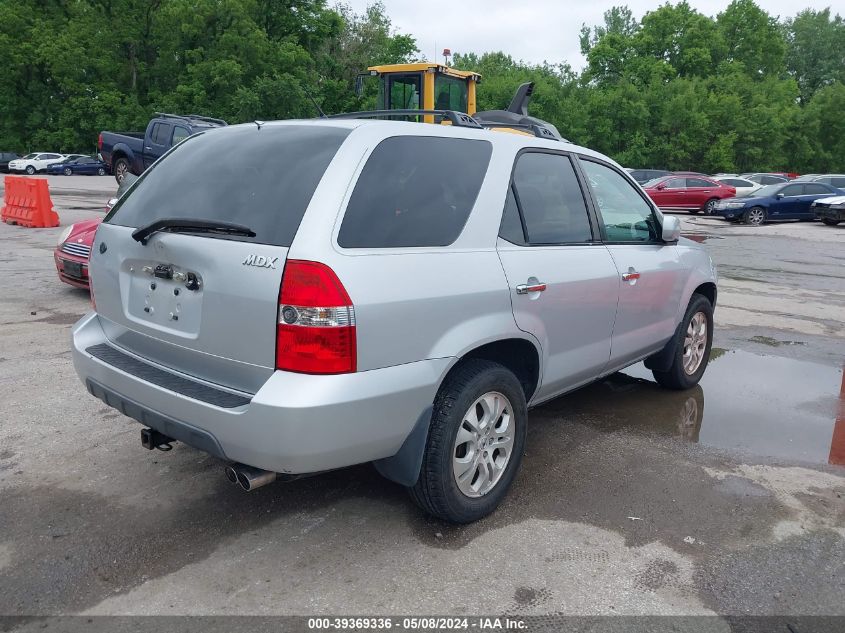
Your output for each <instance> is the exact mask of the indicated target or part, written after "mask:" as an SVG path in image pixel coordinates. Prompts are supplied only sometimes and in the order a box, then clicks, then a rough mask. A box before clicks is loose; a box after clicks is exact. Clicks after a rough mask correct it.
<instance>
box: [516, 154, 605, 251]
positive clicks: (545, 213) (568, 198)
mask: <svg viewBox="0 0 845 633" xmlns="http://www.w3.org/2000/svg"><path fill="white" fill-rule="evenodd" d="M513 184H514V188H515V189H516V196H517V202H518V204H519V208H520V210H521V211H522V217H523V219H524V220H525V230H526V232H527V233H528V241H529V242H530V243H532V244H565V243H572V242H590V241H592V239H593V234H592V231H591V229H590V219H589V216H588V215H587V205H586V203H585V202H584V195H583V193H582V192H581V187H580V185H579V184H578V178H577V177H576V176H575V169H574V168H573V167H572V161H570V160H569V158H568V157H566V156H561V155H559V154H542V153H535V152H531V153H527V154H522V155H521V156H520V157H519V158H518V159H517V162H516V169H515V170H514V175H513Z"/></svg>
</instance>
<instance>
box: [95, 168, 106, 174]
mask: <svg viewBox="0 0 845 633" xmlns="http://www.w3.org/2000/svg"><path fill="white" fill-rule="evenodd" d="M97 175H98V176H105V175H106V170H105V168H104V167H99V168H98V169H97Z"/></svg>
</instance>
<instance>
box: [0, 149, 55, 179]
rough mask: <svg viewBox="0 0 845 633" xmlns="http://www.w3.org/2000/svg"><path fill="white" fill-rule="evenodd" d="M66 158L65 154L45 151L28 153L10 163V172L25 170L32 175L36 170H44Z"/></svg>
mask: <svg viewBox="0 0 845 633" xmlns="http://www.w3.org/2000/svg"><path fill="white" fill-rule="evenodd" d="M65 158H66V156H65V155H64V154H49V153H44V152H36V153H34V154H27V155H26V156H24V157H23V158H18V159H17V160H13V161H11V162H10V163H9V172H13V171H25V172H26V173H28V174H29V175H30V176H31V175H32V174H34V173H36V172H39V171H44V170H45V169H47V166H48V165H52V164H53V163H58V162H59V161H62V160H64V159H65Z"/></svg>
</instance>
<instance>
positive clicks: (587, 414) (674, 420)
mask: <svg viewBox="0 0 845 633" xmlns="http://www.w3.org/2000/svg"><path fill="white" fill-rule="evenodd" d="M713 352H714V353H713V356H712V358H711V361H710V365H709V366H708V368H707V371H706V372H705V374H704V378H703V379H702V381H701V384H700V385H697V386H696V387H695V388H693V389H690V390H688V391H668V390H665V389H662V388H661V387H659V386H658V385H657V384H656V383H655V382H654V381H653V379H652V376H651V372H649V371H648V370H647V369H646V368H645V367H644V366H643V365H642V364H638V365H634V366H633V367H630V368H628V369H626V370H624V372H620V373H616V374H613V375H612V376H608V377H607V378H605V379H603V380H601V381H599V382H597V383H594V384H592V385H590V386H588V387H585V388H583V389H580V390H578V391H577V392H574V393H572V394H570V395H567V396H563V397H561V398H558V399H556V400H554V401H552V402H550V403H547V404H545V405H542V406H540V407H538V408H537V409H535V410H534V411H533V412H532V415H533V416H540V417H544V418H545V417H548V418H552V417H553V418H557V419H564V420H572V421H576V422H581V423H583V424H587V425H590V426H593V427H596V428H599V429H601V430H603V431H618V430H624V431H630V432H635V433H657V434H660V435H667V436H671V437H674V438H677V439H680V440H684V441H689V442H699V443H701V444H706V445H708V446H713V447H716V448H725V449H737V450H741V451H745V452H749V453H753V454H756V455H761V456H766V457H775V458H787V459H796V460H800V461H809V462H816V463H830V464H838V465H841V466H845V376H843V371H842V370H841V369H836V368H834V367H829V366H827V365H820V364H817V363H809V362H805V361H797V360H794V359H790V358H781V357H778V356H761V355H757V354H751V353H748V352H743V351H733V350H721V349H714V350H713ZM705 401H706V404H707V407H706V409H705Z"/></svg>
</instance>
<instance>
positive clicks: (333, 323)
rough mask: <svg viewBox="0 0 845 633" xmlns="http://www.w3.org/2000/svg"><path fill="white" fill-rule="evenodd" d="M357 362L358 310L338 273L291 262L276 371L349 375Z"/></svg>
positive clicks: (281, 294)
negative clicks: (356, 333) (356, 329)
mask: <svg viewBox="0 0 845 633" xmlns="http://www.w3.org/2000/svg"><path fill="white" fill-rule="evenodd" d="M356 365H357V342H356V337H355V308H354V307H353V306H352V301H351V300H350V299H349V295H348V294H346V289H345V288H344V287H343V284H342V283H341V282H340V279H338V278H337V275H335V274H334V271H333V270H332V269H331V268H329V267H328V266H326V265H325V264H321V263H319V262H309V261H302V260H288V261H287V262H286V263H285V270H284V276H283V278H282V288H281V291H280V292H279V316H278V329H277V332H276V369H282V370H285V371H295V372H300V373H305V374H345V373H351V372H354V371H355V369H356Z"/></svg>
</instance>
